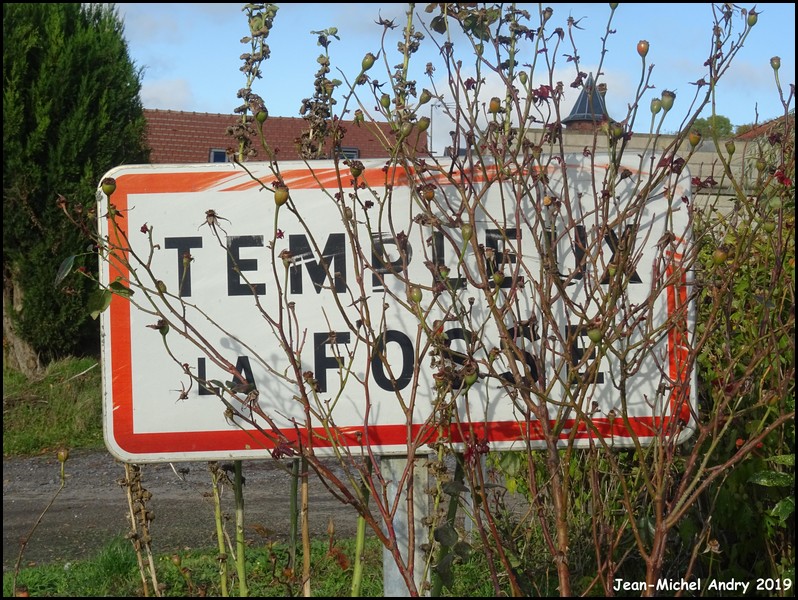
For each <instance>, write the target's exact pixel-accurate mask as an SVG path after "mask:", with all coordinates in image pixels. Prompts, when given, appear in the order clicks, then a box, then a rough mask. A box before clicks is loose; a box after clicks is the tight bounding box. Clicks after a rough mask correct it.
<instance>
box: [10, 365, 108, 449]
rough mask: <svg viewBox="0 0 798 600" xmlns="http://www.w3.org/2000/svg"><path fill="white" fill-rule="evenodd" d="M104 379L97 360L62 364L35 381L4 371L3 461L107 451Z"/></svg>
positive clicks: (48, 368) (53, 366)
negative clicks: (59, 452) (69, 451)
mask: <svg viewBox="0 0 798 600" xmlns="http://www.w3.org/2000/svg"><path fill="white" fill-rule="evenodd" d="M100 375H101V373H100V365H99V361H98V360H97V359H94V358H69V359H64V360H60V361H57V362H54V363H51V364H50V365H49V366H48V367H47V369H46V370H45V371H44V373H42V374H41V375H39V376H36V377H33V378H29V377H25V376H24V375H22V374H21V373H18V372H16V371H12V370H9V369H6V368H5V367H4V368H3V456H25V455H35V454H42V453H44V452H52V451H54V450H57V449H59V448H70V449H77V448H86V449H97V450H100V449H103V448H105V446H104V442H103V428H102V392H101V383H100Z"/></svg>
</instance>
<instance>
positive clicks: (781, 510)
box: [770, 496, 795, 523]
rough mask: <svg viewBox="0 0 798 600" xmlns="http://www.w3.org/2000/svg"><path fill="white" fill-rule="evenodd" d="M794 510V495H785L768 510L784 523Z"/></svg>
mask: <svg viewBox="0 0 798 600" xmlns="http://www.w3.org/2000/svg"><path fill="white" fill-rule="evenodd" d="M794 512H795V497H793V496H787V497H786V498H782V499H781V500H779V503H778V504H776V506H774V507H773V510H771V511H770V514H771V516H774V517H776V518H777V519H778V520H779V521H781V522H782V523H784V521H786V520H787V519H788V518H789V517H790V515H791V514H793V513H794Z"/></svg>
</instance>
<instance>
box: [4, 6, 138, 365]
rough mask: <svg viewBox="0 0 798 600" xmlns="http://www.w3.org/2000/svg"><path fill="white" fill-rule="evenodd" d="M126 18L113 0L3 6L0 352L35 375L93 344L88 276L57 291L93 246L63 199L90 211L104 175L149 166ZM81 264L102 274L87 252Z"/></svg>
mask: <svg viewBox="0 0 798 600" xmlns="http://www.w3.org/2000/svg"><path fill="white" fill-rule="evenodd" d="M123 34H124V26H123V23H122V21H121V19H120V17H119V15H118V11H117V9H116V8H115V7H114V5H109V4H62V3H59V4H37V3H31V4H20V3H13V4H3V45H4V48H3V217H4V218H3V357H4V362H6V361H8V362H6V364H9V365H10V366H12V367H14V368H17V369H20V370H23V371H27V372H30V371H31V370H33V369H35V368H36V367H38V366H40V365H41V361H45V362H46V361H49V360H52V359H54V358H57V357H60V356H64V355H69V354H83V353H86V352H91V351H93V350H95V349H96V348H97V347H98V343H97V341H98V339H99V335H98V331H99V330H98V325H97V323H96V322H95V321H92V320H91V319H90V318H89V317H88V312H87V310H86V308H85V307H86V298H87V294H88V292H89V291H91V289H92V288H93V285H92V283H91V282H90V281H89V280H88V278H81V277H70V278H69V280H68V285H64V286H60V287H56V286H55V285H54V280H55V276H56V273H57V271H58V267H59V264H60V263H61V262H62V261H63V260H64V259H65V258H66V257H68V256H70V255H75V254H81V253H85V252H87V244H88V243H89V242H88V240H85V239H81V237H80V235H79V233H78V232H77V231H76V228H75V227H74V225H72V224H70V223H69V222H68V219H67V218H66V217H65V215H64V214H63V213H62V210H61V208H59V206H58V204H57V199H58V195H59V194H62V195H63V196H65V197H66V198H68V199H69V201H70V203H72V204H75V203H79V204H81V205H82V206H83V208H84V210H86V211H88V210H89V209H91V208H92V207H93V206H94V203H95V190H96V188H97V184H98V182H99V180H100V178H101V177H102V176H103V174H104V173H105V172H107V171H108V170H109V169H111V168H113V167H114V166H117V165H120V164H133V163H142V162H148V150H147V148H146V146H145V143H144V131H145V119H144V115H143V109H142V105H141V100H140V98H139V92H140V89H141V69H139V68H137V67H136V66H135V65H134V63H133V62H132V60H131V58H130V56H129V53H128V48H127V42H126V40H125V39H124V35H123ZM79 264H82V265H83V266H86V267H87V268H89V269H91V270H94V269H96V268H97V266H96V260H93V259H92V257H91V253H90V249H89V254H88V255H85V256H84V259H83V263H77V262H76V265H75V266H78V265H79Z"/></svg>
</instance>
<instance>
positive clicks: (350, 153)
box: [338, 146, 360, 160]
mask: <svg viewBox="0 0 798 600" xmlns="http://www.w3.org/2000/svg"><path fill="white" fill-rule="evenodd" d="M338 153H339V155H340V156H341V158H348V159H349V160H356V159H358V158H360V150H359V149H357V148H350V147H346V146H342V147H341V149H340V150H339V151H338Z"/></svg>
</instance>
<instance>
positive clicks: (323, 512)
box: [3, 451, 357, 573]
mask: <svg viewBox="0 0 798 600" xmlns="http://www.w3.org/2000/svg"><path fill="white" fill-rule="evenodd" d="M173 464H174V468H175V470H177V471H178V473H175V471H173V470H172V467H171V466H170V465H169V464H168V463H163V464H161V463H159V464H145V465H142V466H141V476H142V485H143V486H144V487H145V488H146V489H148V490H149V491H150V492H152V499H151V500H150V502H149V507H150V508H151V510H152V511H153V512H154V513H155V519H154V520H153V523H152V527H151V534H152V538H153V550H154V551H155V552H156V553H170V552H174V551H179V550H183V549H186V548H215V547H216V538H215V523H214V517H213V514H214V513H213V501H212V497H211V495H210V492H211V491H212V489H211V476H210V472H209V470H208V463H206V462H198V463H194V462H191V463H173ZM284 464H285V465H287V466H290V462H286V463H284ZM59 472H60V465H59V462H58V460H57V458H56V457H55V455H54V454H53V455H47V456H41V457H34V458H4V459H3V572H4V573H5V572H7V571H9V570H13V569H14V565H15V563H16V561H17V557H18V556H19V552H20V547H21V540H22V539H24V537H25V536H27V535H29V534H30V532H31V528H32V527H33V526H34V524H35V523H36V520H37V519H38V518H39V516H40V515H41V514H42V511H44V509H45V508H46V506H47V504H48V503H49V502H50V500H51V499H52V498H53V496H54V495H55V493H56V492H57V491H58V488H59V486H60V478H59ZM66 474H67V479H66V486H65V487H64V489H63V490H62V491H61V493H60V494H59V495H58V497H57V498H56V500H55V502H54V503H53V505H52V506H51V508H50V509H49V510H48V511H47V512H46V513H45V514H44V516H43V517H42V520H41V523H40V524H39V526H38V527H37V528H36V530H35V531H34V532H33V535H32V536H31V537H30V539H29V542H28V545H27V547H26V549H25V552H24V555H23V561H22V566H27V565H31V564H43V563H51V562H56V563H65V562H68V561H74V560H76V559H81V558H86V557H89V556H92V555H93V554H94V553H96V552H97V551H98V550H100V549H101V548H102V547H103V546H105V545H106V544H107V543H108V542H109V541H110V540H111V539H112V538H113V537H115V536H118V535H124V534H125V533H127V532H128V531H129V530H130V528H129V524H128V517H127V515H128V507H127V499H126V496H125V492H124V489H123V488H122V487H120V486H119V484H118V483H117V480H118V479H120V478H123V477H124V475H125V470H124V465H123V464H122V463H121V462H119V461H117V460H116V459H115V458H114V457H113V456H111V455H110V454H109V453H108V452H105V451H92V452H88V451H72V452H71V453H70V457H69V460H68V461H67V463H66ZM243 474H244V477H245V479H246V484H245V486H244V504H245V515H246V524H245V525H246V536H247V540H248V541H251V542H252V543H259V544H262V543H264V542H265V541H267V540H285V539H287V537H288V532H289V492H290V477H289V475H288V474H287V473H286V472H285V471H283V470H282V469H280V468H279V467H278V466H276V465H275V464H274V463H273V462H272V461H245V462H244V466H243ZM310 493H311V502H310V515H309V518H310V525H311V535H312V537H313V538H314V539H326V536H327V533H326V532H327V526H328V522H329V520H330V518H331V517H332V519H333V522H334V524H335V535H336V537H339V538H340V537H350V536H353V535H354V533H355V528H356V521H357V515H356V514H355V512H354V510H353V509H352V508H351V507H347V506H345V505H343V504H342V503H340V502H339V501H338V500H336V499H335V498H333V497H332V496H331V495H330V493H329V492H328V491H327V490H326V489H324V487H323V486H322V484H321V483H320V482H319V480H318V478H317V477H316V476H315V475H314V476H312V477H311V480H310ZM222 503H223V510H224V511H225V512H226V513H227V514H229V515H230V516H231V521H230V522H229V523H228V532H229V533H230V534H231V535H232V534H233V529H234V528H233V522H232V521H233V520H234V517H233V515H234V510H235V505H234V499H233V492H232V489H230V488H229V487H228V488H225V489H224V492H223V496H222Z"/></svg>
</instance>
